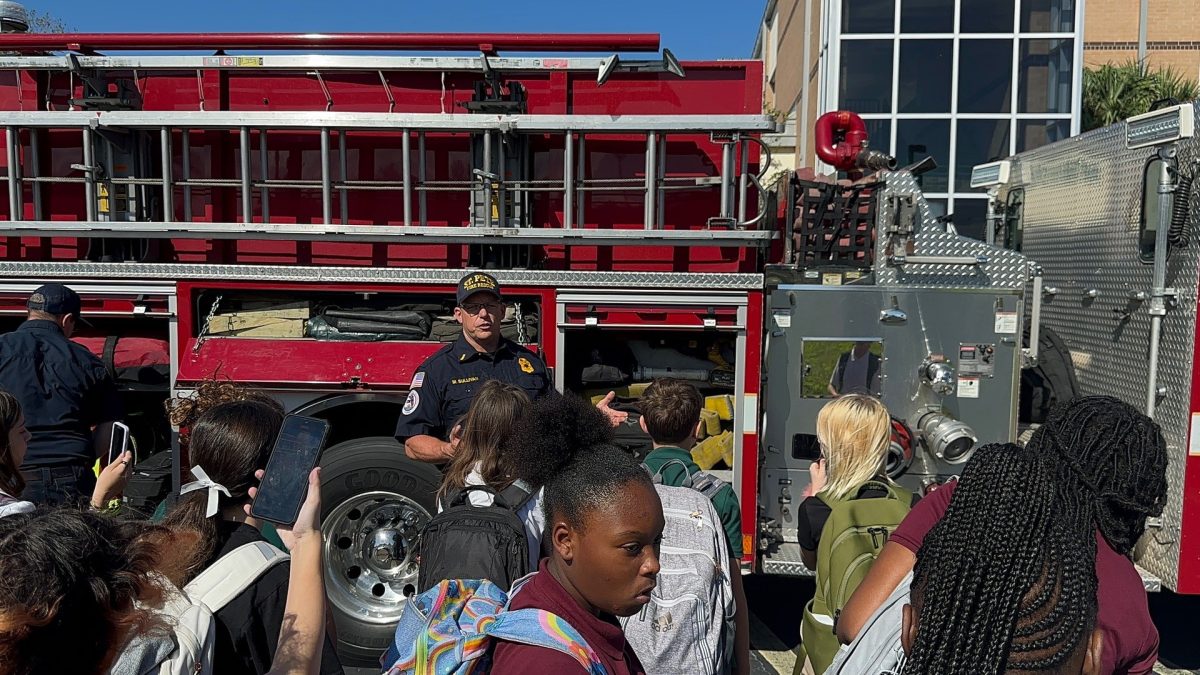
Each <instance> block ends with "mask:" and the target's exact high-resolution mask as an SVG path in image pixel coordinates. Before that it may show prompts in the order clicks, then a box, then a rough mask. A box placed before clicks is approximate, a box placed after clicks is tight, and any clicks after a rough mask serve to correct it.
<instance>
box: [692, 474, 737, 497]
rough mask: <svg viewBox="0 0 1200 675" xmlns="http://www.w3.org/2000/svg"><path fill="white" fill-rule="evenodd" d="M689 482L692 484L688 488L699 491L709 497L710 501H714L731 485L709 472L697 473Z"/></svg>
mask: <svg viewBox="0 0 1200 675" xmlns="http://www.w3.org/2000/svg"><path fill="white" fill-rule="evenodd" d="M689 480H690V483H691V484H690V485H688V486H687V487H690V488H692V489H693V490H697V491H699V492H700V494H702V495H704V496H705V497H708V499H709V501H712V500H713V499H714V498H715V497H716V496H717V493H719V492H720V491H721V490H723V489H724V488H725V487H726V486H728V485H729V483H726V482H725V481H723V480H721V479H720V478H717V477H716V476H714V475H712V474H711V473H709V472H707V471H697V472H696V473H694V474H692V475H691V477H690V479H689Z"/></svg>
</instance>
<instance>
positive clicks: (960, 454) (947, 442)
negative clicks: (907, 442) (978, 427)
mask: <svg viewBox="0 0 1200 675" xmlns="http://www.w3.org/2000/svg"><path fill="white" fill-rule="evenodd" d="M917 429H918V433H919V434H920V435H921V438H922V439H923V440H924V442H925V447H927V448H929V450H930V452H932V453H933V454H934V455H936V456H937V458H938V459H940V460H942V461H944V462H947V463H949V464H962V463H963V462H965V461H967V460H968V459H970V458H971V455H972V454H973V453H974V450H975V442H976V441H977V440H978V438H977V437H976V436H975V432H974V430H972V429H971V427H969V426H967V425H966V424H965V423H964V422H960V421H958V420H956V419H954V418H953V417H950V416H949V415H948V414H946V412H945V411H942V410H934V411H930V412H926V413H924V415H922V416H921V418H920V422H918V423H917Z"/></svg>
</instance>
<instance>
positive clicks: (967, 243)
mask: <svg viewBox="0 0 1200 675" xmlns="http://www.w3.org/2000/svg"><path fill="white" fill-rule="evenodd" d="M883 177H884V180H885V187H884V188H883V189H882V190H881V194H880V197H879V199H880V201H879V209H878V215H877V216H876V233H877V235H876V241H880V242H882V241H883V235H882V232H883V231H884V229H885V227H886V226H887V225H888V224H890V223H892V222H893V219H894V218H895V213H894V209H893V208H892V203H891V197H892V196H894V195H897V194H905V193H912V194H916V195H918V198H917V208H918V209H919V213H920V218H919V221H920V222H919V224H918V227H919V229H918V231H917V232H916V234H915V235H914V236H913V237H912V242H913V244H914V249H915V250H914V255H920V256H939V257H951V256H956V257H961V256H967V257H976V256H986V257H987V262H986V263H983V264H980V265H940V264H906V265H903V266H893V265H889V264H888V261H887V260H886V259H883V256H877V259H876V261H875V280H876V283H877V284H880V285H885V286H903V287H907V288H943V289H945V288H1016V289H1022V290H1023V289H1024V288H1025V286H1026V284H1027V283H1028V282H1029V278H1030V274H1031V272H1032V265H1031V262H1030V260H1029V258H1027V257H1026V256H1024V255H1022V254H1020V253H1017V252H1015V251H1010V250H1007V249H1004V248H1000V247H998V246H991V245H989V244H987V243H986V242H982V241H979V240H977V239H972V238H970V237H964V236H959V235H954V234H949V233H947V232H946V231H945V229H944V228H942V227H941V226H940V225H939V224H938V223H937V222H936V219H935V218H934V216H933V213H932V211H931V210H930V208H929V203H928V202H927V201H925V197H924V196H923V195H921V191H920V186H919V185H918V184H917V180H916V178H914V177H913V175H912V174H911V173H909V172H907V171H894V172H886V173H884V174H883Z"/></svg>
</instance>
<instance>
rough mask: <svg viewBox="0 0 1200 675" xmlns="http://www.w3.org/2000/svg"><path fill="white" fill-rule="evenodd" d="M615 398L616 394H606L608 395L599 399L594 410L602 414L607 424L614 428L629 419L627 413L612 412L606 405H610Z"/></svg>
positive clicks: (611, 392)
mask: <svg viewBox="0 0 1200 675" xmlns="http://www.w3.org/2000/svg"><path fill="white" fill-rule="evenodd" d="M616 397H617V392H615V391H610V392H608V395H606V396H605V397H604V398H602V399H600V402H599V403H597V404H596V409H597V410H599V411H600V412H602V413H604V416H605V417H607V418H608V423H609V424H611V425H613V426H614V427H615V426H617V425H619V424H621V423H622V422H624V421H625V420H627V419H629V413H627V412H622V411H620V410H613V409H612V408H610V407H609V405H608V404H610V403H612V402H613V399H615V398H616Z"/></svg>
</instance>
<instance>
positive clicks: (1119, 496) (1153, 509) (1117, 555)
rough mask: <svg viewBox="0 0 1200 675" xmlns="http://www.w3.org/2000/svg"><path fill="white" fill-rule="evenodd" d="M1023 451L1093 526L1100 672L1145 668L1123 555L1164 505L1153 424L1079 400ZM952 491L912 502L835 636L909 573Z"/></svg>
mask: <svg viewBox="0 0 1200 675" xmlns="http://www.w3.org/2000/svg"><path fill="white" fill-rule="evenodd" d="M1027 447H1028V448H1029V449H1030V451H1032V452H1034V453H1038V454H1041V455H1044V456H1045V458H1046V461H1047V463H1048V465H1049V467H1050V469H1051V470H1052V471H1053V476H1052V477H1053V480H1054V484H1055V489H1056V495H1057V499H1058V500H1059V501H1060V502H1062V504H1063V506H1062V509H1061V512H1062V514H1063V516H1062V517H1064V518H1069V519H1071V520H1072V522H1074V523H1076V525H1077V526H1080V527H1084V528H1085V529H1086V530H1087V531H1091V532H1094V540H1095V546H1094V559H1095V568H1096V577H1097V579H1098V580H1099V591H1098V603H1099V614H1098V618H1097V625H1098V627H1099V628H1100V629H1101V630H1102V631H1103V633H1104V648H1103V653H1102V657H1103V664H1102V671H1103V672H1105V673H1118V674H1122V673H1133V674H1142V673H1151V672H1153V668H1154V663H1155V662H1156V661H1157V659H1158V645H1159V637H1158V630H1157V629H1156V628H1155V627H1154V623H1153V621H1151V619H1150V610H1149V607H1148V602H1147V598H1146V592H1145V587H1144V585H1143V583H1142V579H1141V575H1140V574H1139V573H1138V571H1137V569H1136V568H1135V567H1134V565H1133V561H1132V560H1131V559H1130V555H1131V554H1132V552H1133V547H1134V545H1135V544H1136V543H1137V540H1138V539H1139V538H1140V537H1141V534H1142V532H1143V531H1144V530H1145V523H1146V518H1147V517H1151V516H1157V515H1159V514H1161V513H1162V509H1163V506H1164V504H1165V503H1166V489H1167V482H1166V463H1167V445H1166V441H1165V440H1164V439H1163V436H1162V433H1161V431H1160V430H1159V428H1158V425H1157V424H1155V423H1154V421H1153V420H1151V419H1150V418H1149V417H1146V416H1145V415H1143V414H1142V413H1141V412H1139V411H1138V410H1137V409H1135V408H1134V407H1132V406H1130V405H1129V404H1127V403H1124V402H1122V401H1120V400H1118V399H1115V398H1112V397H1109V396H1087V397H1082V398H1077V399H1074V400H1072V401H1070V402H1068V403H1065V404H1063V405H1061V406H1059V407H1057V408H1056V409H1055V410H1053V411H1052V412H1051V414H1050V416H1049V418H1048V419H1047V420H1046V423H1045V424H1043V425H1042V426H1041V427H1040V428H1039V429H1038V430H1037V431H1036V432H1035V433H1034V434H1033V437H1032V438H1031V439H1030V441H1029V443H1028V445H1027ZM955 493H956V484H955V482H954V481H951V482H950V483H948V484H946V485H944V486H942V487H941V488H939V489H938V490H937V491H935V492H933V493H932V494H930V495H928V496H927V497H926V498H925V499H922V500H921V501H920V503H918V504H917V505H916V506H915V507H913V510H912V511H911V512H910V513H909V515H908V517H907V518H905V520H904V522H903V523H901V525H900V527H899V528H897V530H896V531H895V532H894V533H892V536H891V538H890V539H889V540H888V543H887V544H885V545H884V547H883V551H882V552H881V553H880V555H879V558H878V559H877V560H876V561H875V564H874V565H872V567H871V570H870V571H869V572H868V573H867V576H866V578H865V579H864V580H863V582H862V584H860V585H859V587H858V590H857V591H855V593H854V595H853V596H852V597H851V598H850V601H849V602H848V603H847V604H846V607H845V608H844V609H843V611H842V614H841V616H840V618H839V621H838V625H837V635H838V639H839V640H841V641H842V642H843V643H845V644H848V643H849V642H851V641H852V640H853V639H854V638H855V636H857V634H858V632H859V630H860V629H861V628H862V626H863V625H864V623H866V621H867V619H868V618H869V617H870V616H871V614H872V613H873V612H874V611H875V609H876V608H878V607H879V606H880V605H881V604H882V603H883V601H884V600H885V599H886V598H887V597H888V596H889V595H891V593H892V592H893V591H894V590H895V589H896V587H897V586H898V585H899V584H900V582H901V581H902V580H903V579H904V577H905V576H906V575H907V574H908V573H909V572H911V571H912V569H913V564H914V563H915V562H916V555H917V552H918V551H919V550H920V549H921V545H922V542H923V541H924V539H925V537H926V535H927V534H928V533H929V531H930V529H931V528H932V527H933V526H934V525H935V524H936V523H937V522H938V521H940V520H941V518H942V517H943V515H944V514H945V513H946V510H947V507H948V506H949V504H950V503H951V501H952V497H953V495H954V494H955Z"/></svg>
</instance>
